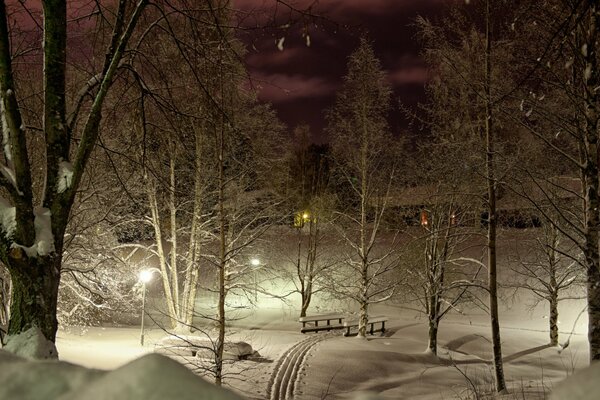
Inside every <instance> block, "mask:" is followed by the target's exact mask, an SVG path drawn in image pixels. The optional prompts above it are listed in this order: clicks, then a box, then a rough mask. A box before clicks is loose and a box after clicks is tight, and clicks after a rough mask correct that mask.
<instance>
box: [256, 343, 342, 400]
mask: <svg viewBox="0 0 600 400" xmlns="http://www.w3.org/2000/svg"><path fill="white" fill-rule="evenodd" d="M328 337H331V335H330V334H316V335H314V336H311V337H309V338H307V339H304V340H302V341H301V342H298V343H296V344H295V345H293V346H292V347H290V348H289V349H288V350H287V351H286V352H285V353H283V355H282V356H281V357H280V358H279V360H278V361H277V364H276V365H275V368H274V369H273V373H272V375H271V379H270V380H269V386H268V389H267V399H269V400H291V399H293V398H294V389H295V388H296V382H297V380H298V374H299V372H300V369H301V368H302V365H303V364H304V361H305V360H306V357H307V356H308V353H309V352H310V350H311V349H312V348H313V346H314V345H316V344H317V343H319V342H320V341H322V340H325V339H327V338H328Z"/></svg>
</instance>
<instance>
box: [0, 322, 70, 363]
mask: <svg viewBox="0 0 600 400" xmlns="http://www.w3.org/2000/svg"><path fill="white" fill-rule="evenodd" d="M3 349H4V350H6V351H9V352H11V353H13V354H16V355H17V356H20V357H23V358H27V359H30V360H44V359H56V358H58V351H57V350H56V346H55V345H54V343H52V342H51V341H50V340H48V339H46V337H45V336H44V334H43V333H42V331H41V330H40V328H38V327H33V328H29V329H28V330H27V331H25V332H22V333H20V334H18V335H12V336H7V337H6V346H4V347H3Z"/></svg>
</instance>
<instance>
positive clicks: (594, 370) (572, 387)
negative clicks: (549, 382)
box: [550, 362, 600, 400]
mask: <svg viewBox="0 0 600 400" xmlns="http://www.w3.org/2000/svg"><path fill="white" fill-rule="evenodd" d="M598 377H600V362H595V363H592V364H591V365H590V366H589V367H587V368H584V369H582V370H580V371H577V372H575V374H573V375H571V376H570V377H568V378H567V379H565V380H564V381H562V382H560V383H559V384H557V385H556V387H555V388H554V390H552V392H551V393H550V399H551V400H596V399H598V393H600V380H598Z"/></svg>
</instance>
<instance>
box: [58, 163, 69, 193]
mask: <svg viewBox="0 0 600 400" xmlns="http://www.w3.org/2000/svg"><path fill="white" fill-rule="evenodd" d="M72 181H73V165H72V164H71V163H70V162H68V161H64V160H63V161H61V162H60V163H59V164H58V183H57V184H56V191H57V192H58V193H63V192H64V191H65V190H67V189H68V188H70V187H71V183H72Z"/></svg>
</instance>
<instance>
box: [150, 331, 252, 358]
mask: <svg viewBox="0 0 600 400" xmlns="http://www.w3.org/2000/svg"><path fill="white" fill-rule="evenodd" d="M215 348H216V343H214V342H213V341H211V340H210V339H209V338H204V337H198V336H175V335H173V336H167V337H164V338H162V339H161V340H159V341H158V342H157V343H156V345H155V347H154V352H155V353H158V354H164V355H168V356H173V355H176V356H195V357H198V358H214V354H215ZM253 354H254V349H252V346H251V345H250V344H248V343H246V342H226V343H225V345H224V346H223V359H224V360H228V361H237V360H242V359H246V358H248V357H250V356H252V355H253Z"/></svg>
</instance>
